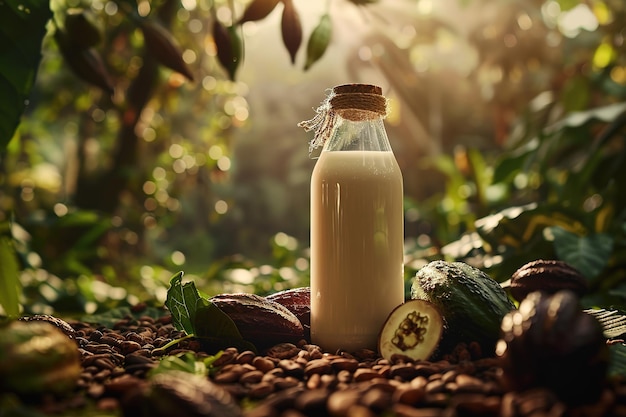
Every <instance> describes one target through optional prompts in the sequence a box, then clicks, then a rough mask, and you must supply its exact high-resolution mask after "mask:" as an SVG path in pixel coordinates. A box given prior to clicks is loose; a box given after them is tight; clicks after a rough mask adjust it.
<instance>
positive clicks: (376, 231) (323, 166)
mask: <svg viewBox="0 0 626 417" xmlns="http://www.w3.org/2000/svg"><path fill="white" fill-rule="evenodd" d="M386 106H387V101H386V99H385V98H384V97H383V96H382V91H381V89H380V88H379V87H376V86H371V85H363V84H350V85H343V86H338V87H335V88H334V89H333V91H332V92H331V93H330V94H329V97H328V98H327V99H326V101H325V102H324V103H323V105H322V106H321V107H320V108H319V109H318V110H317V112H318V115H317V117H316V118H315V119H313V120H311V121H308V122H303V123H301V126H303V127H305V129H309V130H312V129H315V130H316V137H315V139H314V140H313V142H312V146H315V145H319V144H321V143H323V149H322V152H321V153H320V156H319V159H318V161H317V162H316V165H315V168H314V170H313V174H312V177H311V341H312V342H313V343H314V344H317V345H319V346H321V347H322V348H324V349H326V350H329V351H335V350H339V349H341V350H346V351H355V350H358V349H364V348H365V349H372V350H376V346H377V339H378V334H379V332H380V330H381V328H382V325H383V324H384V322H385V320H386V318H387V316H388V315H389V313H391V311H392V310H393V309H394V308H395V307H397V306H398V305H400V304H402V303H403V302H404V279H403V252H404V250H403V241H404V226H403V224H404V223H403V216H404V212H403V187H402V174H401V172H400V168H399V166H398V163H397V162H396V159H395V157H394V155H393V152H392V150H391V146H390V144H389V140H388V138H387V134H386V131H385V127H384V125H383V119H384V117H385V115H386V112H387V109H386Z"/></svg>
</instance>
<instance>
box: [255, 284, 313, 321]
mask: <svg viewBox="0 0 626 417" xmlns="http://www.w3.org/2000/svg"><path fill="white" fill-rule="evenodd" d="M265 298H266V299H267V300H270V301H274V302H275V303H278V304H280V305H282V306H284V307H286V308H287V310H289V311H291V312H292V313H293V314H294V315H295V316H296V317H297V318H298V320H300V322H301V323H302V324H303V325H306V326H309V325H310V324H311V288H309V287H300V288H292V289H290V290H284V291H279V292H275V293H274V294H270V295H268V296H267V297H265Z"/></svg>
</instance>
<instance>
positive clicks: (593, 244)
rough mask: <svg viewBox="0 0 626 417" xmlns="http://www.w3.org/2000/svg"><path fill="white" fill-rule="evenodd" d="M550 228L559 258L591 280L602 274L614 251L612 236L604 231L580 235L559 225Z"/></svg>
mask: <svg viewBox="0 0 626 417" xmlns="http://www.w3.org/2000/svg"><path fill="white" fill-rule="evenodd" d="M549 229H550V231H551V232H552V234H553V236H554V250H555V252H556V254H557V256H558V257H559V259H561V260H562V261H565V262H567V263H569V264H570V265H572V266H573V267H574V268H576V269H578V271H580V273H581V274H583V276H585V277H587V279H589V280H592V279H594V278H595V277H597V276H598V275H600V273H601V272H602V270H604V268H605V267H606V265H607V264H608V262H609V258H610V256H611V252H612V251H613V238H612V237H611V236H609V235H607V234H604V233H598V234H593V235H587V236H579V235H577V234H575V233H572V232H570V231H567V230H565V229H563V228H562V227H558V226H555V227H550V228H549Z"/></svg>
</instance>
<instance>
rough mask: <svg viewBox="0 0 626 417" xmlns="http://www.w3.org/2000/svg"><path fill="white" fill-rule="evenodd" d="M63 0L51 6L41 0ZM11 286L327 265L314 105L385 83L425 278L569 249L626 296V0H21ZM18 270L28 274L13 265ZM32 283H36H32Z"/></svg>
mask: <svg viewBox="0 0 626 417" xmlns="http://www.w3.org/2000/svg"><path fill="white" fill-rule="evenodd" d="M42 3H43V4H42ZM0 16H1V17H0V37H1V38H0V41H1V42H0V44H1V45H2V46H0V90H1V92H0V109H1V112H0V113H2V116H1V117H0V124H1V126H0V134H1V136H0V207H1V208H0V225H1V229H2V230H1V233H2V236H1V238H2V241H1V242H0V243H2V245H1V246H0V261H1V262H0V278H1V281H2V290H1V291H0V294H1V295H0V297H1V298H0V304H1V305H3V306H4V309H5V311H9V312H14V313H15V312H16V311H17V310H18V309H20V312H26V313H53V312H57V311H66V312H87V313H94V312H97V311H101V310H103V309H107V308H111V307H114V306H123V305H130V304H134V303H136V302H138V301H148V302H154V303H155V304H160V305H162V303H163V300H164V299H165V294H166V291H167V286H168V282H169V278H170V277H171V276H172V274H174V273H175V272H176V271H179V270H183V271H185V273H186V277H188V278H191V279H193V280H195V281H196V284H197V286H198V287H199V288H201V289H202V290H203V291H204V292H206V293H209V294H214V293H218V292H230V291H247V292H256V293H259V294H266V293H269V292H272V291H276V290H280V289H284V288H289V287H296V286H303V285H308V252H307V248H308V241H309V183H310V174H311V171H312V168H313V166H314V164H315V159H314V158H312V157H311V156H310V155H309V154H308V141H309V140H310V139H311V137H310V136H311V135H310V134H308V133H305V132H304V131H302V130H301V129H299V128H298V127H297V126H296V124H297V123H298V122H299V121H301V120H305V119H308V118H310V117H311V116H312V115H313V109H314V108H315V107H317V105H318V104H319V103H320V101H322V100H323V98H324V96H325V94H326V89H328V88H330V87H332V86H334V85H338V84H342V83H349V82H362V83H372V84H378V85H380V86H381V87H383V91H384V94H385V95H386V96H387V97H388V98H389V99H390V115H389V117H388V118H387V121H386V125H387V131H388V134H389V137H390V141H391V144H392V147H393V148H394V151H395V154H396V157H397V159H398V162H399V164H400V166H401V168H402V171H403V176H404V185H405V214H406V216H405V219H406V227H405V231H406V232H405V234H406V244H405V251H406V266H405V274H406V277H407V279H408V278H410V277H411V276H412V275H413V274H414V272H415V270H416V269H418V268H419V267H420V266H421V265H423V264H424V263H425V262H427V261H428V260H431V259H448V260H462V261H465V262H468V263H470V264H472V265H475V266H477V267H480V268H482V269H484V270H485V271H486V272H488V273H489V274H490V275H491V276H492V277H493V278H494V279H496V280H498V281H499V282H503V281H506V280H507V279H508V278H509V277H510V275H511V273H512V272H513V271H515V270H516V269H517V268H518V267H520V266H521V265H523V264H524V263H526V262H528V261H531V260H534V259H539V258H551V259H562V260H565V261H567V262H570V263H571V264H572V265H574V266H575V267H577V268H578V269H579V270H580V271H581V272H583V273H584V275H585V276H586V277H587V278H588V279H589V282H590V285H591V288H592V292H591V294H590V296H589V297H587V299H586V300H585V303H586V304H588V305H601V306H605V307H607V306H614V307H615V306H616V307H621V308H624V306H626V160H625V158H626V149H625V148H624V145H625V139H626V136H625V135H626V129H625V125H626V42H625V38H626V3H624V1H623V0H586V1H574V0H473V1H469V0H324V1H322V0H320V1H309V0H252V1H244V0H230V1H225V0H213V1H212V0H110V1H107V0H94V1H81V0H52V1H51V2H50V3H49V4H47V3H46V2H39V1H34V0H32V1H27V0H22V1H16V0H4V1H3V2H0ZM16 276H19V283H18V282H17V280H15V279H13V278H12V277H16ZM11 294H16V295H11Z"/></svg>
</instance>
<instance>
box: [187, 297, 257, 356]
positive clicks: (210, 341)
mask: <svg viewBox="0 0 626 417" xmlns="http://www.w3.org/2000/svg"><path fill="white" fill-rule="evenodd" d="M208 303H209V304H208V305H207V306H204V307H201V308H199V309H198V310H197V311H196V316H195V322H194V329H195V332H196V333H195V335H196V337H197V338H198V339H199V340H200V342H201V343H202V344H203V345H204V347H205V349H211V350H216V349H225V348H227V347H231V346H232V347H236V348H238V349H240V350H252V351H254V352H256V347H255V346H254V345H253V344H252V343H250V342H248V341H246V340H244V338H243V337H242V336H241V333H239V329H237V325H236V324H235V322H234V321H233V320H232V319H231V318H230V317H229V316H228V315H227V314H226V313H224V312H223V311H222V310H220V309H219V307H217V306H216V305H215V304H213V303H211V302H210V301H208Z"/></svg>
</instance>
